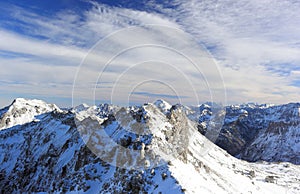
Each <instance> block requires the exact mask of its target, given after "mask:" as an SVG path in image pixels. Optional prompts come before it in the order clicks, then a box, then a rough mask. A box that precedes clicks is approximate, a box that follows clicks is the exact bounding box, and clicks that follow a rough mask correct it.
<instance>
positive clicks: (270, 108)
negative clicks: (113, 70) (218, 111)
mask: <svg viewBox="0 0 300 194" xmlns="http://www.w3.org/2000/svg"><path fill="white" fill-rule="evenodd" d="M299 108H300V104H298V103H291V104H286V105H280V106H275V105H255V104H244V105H238V106H227V107H225V108H223V111H224V116H225V117H224V120H223V121H222V124H223V126H222V128H220V130H219V131H218V134H217V136H216V138H215V139H213V140H212V139H211V138H210V136H209V135H208V134H210V130H211V126H212V125H215V122H214V121H215V120H214V114H213V112H214V111H213V109H214V105H213V104H210V103H207V104H202V105H200V106H197V107H186V106H183V105H179V104H177V105H170V104H168V103H167V102H165V101H163V100H158V101H156V102H154V103H146V104H144V105H142V106H133V107H119V106H114V105H108V104H101V105H98V106H88V105H84V104H82V105H80V106H77V107H75V108H70V109H60V108H59V107H57V106H56V105H52V104H47V103H45V102H43V101H40V100H27V99H22V98H19V99H16V100H14V101H13V103H12V104H11V105H9V106H8V107H5V108H3V109H1V110H0V188H1V192H0V193H28V192H34V193H39V192H46V193H49V192H50V193H52V192H67V193H172V194H173V193H299V192H300V186H299V181H300V166H298V165H299V163H300V142H299V140H300V125H299V124H300V116H299V112H300V109H299ZM209 139H210V140H211V141H213V142H214V143H215V144H216V145H215V144H214V143H213V142H211V141H209ZM222 148H223V149H222ZM228 153H229V154H228ZM233 156H234V157H233ZM241 159H242V160H241ZM245 160H246V161H245ZM247 161H248V162H247Z"/></svg>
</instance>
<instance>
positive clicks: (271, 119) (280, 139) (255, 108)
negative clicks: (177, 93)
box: [198, 103, 300, 164]
mask: <svg viewBox="0 0 300 194" xmlns="http://www.w3.org/2000/svg"><path fill="white" fill-rule="evenodd" d="M299 108H300V104H299V103H290V104H286V105H280V106H270V105H255V104H245V105H238V106H228V107H226V116H225V120H224V125H223V127H222V130H221V132H220V134H219V137H218V139H217V141H216V142H215V143H216V144H217V145H218V146H220V147H221V148H223V149H225V150H226V151H227V152H228V153H230V154H231V155H233V156H236V157H238V158H241V159H243V160H247V161H251V162H255V161H259V160H264V161H269V162H283V161H284V162H291V163H294V164H300V141H299V137H300V116H299ZM199 111H200V114H201V116H200V119H199V126H198V129H199V131H200V132H201V133H202V134H205V133H206V131H207V128H206V125H207V122H208V121H209V117H210V106H209V105H202V106H200V107H199Z"/></svg>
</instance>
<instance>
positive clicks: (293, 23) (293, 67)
mask: <svg viewBox="0 0 300 194" xmlns="http://www.w3.org/2000/svg"><path fill="white" fill-rule="evenodd" d="M299 10H300V2H299V1H295V0H277V1H276V0H253V1H245V0H241V1H234V0H228V1H218V0H217V1H196V0H195V1H194V0H190V1H183V0H175V1H159V0H152V1H108V0H107V1H86V0H85V1H75V0H62V1H58V0H57V1H38V0H36V1H12V0H8V1H3V2H0V11H1V12H0V13H1V14H0V68H1V71H0V91H1V92H0V106H1V107H3V106H6V105H8V104H9V103H10V102H11V101H12V100H13V99H14V98H16V97H25V98H39V99H43V100H46V101H48V102H50V103H56V104H58V105H60V106H71V105H72V102H73V100H74V99H73V100H72V92H73V87H74V80H75V79H76V78H78V79H83V78H86V83H84V81H83V80H81V82H80V83H81V84H82V86H80V87H78V88H77V87H75V88H76V89H79V90H80V91H77V93H76V98H78V99H80V100H77V101H76V102H75V104H77V103H82V102H86V103H93V101H94V100H95V99H96V100H97V103H98V102H110V101H111V99H112V98H110V97H109V95H108V94H105V92H108V93H109V88H113V83H114V81H115V80H114V79H115V78H117V77H120V75H123V74H124V71H125V70H126V68H125V67H127V66H126V65H125V64H126V63H133V62H136V61H132V57H133V56H134V57H135V59H142V58H143V57H140V56H145V57H144V58H147V57H146V56H148V55H149V52H151V54H153V56H157V53H155V51H152V50H151V51H149V50H147V49H145V50H143V49H140V50H139V52H137V53H135V54H139V57H140V58H139V57H137V56H136V55H133V54H131V55H130V54H128V56H127V61H126V60H125V58H124V57H123V59H122V60H123V61H122V60H120V61H119V64H117V62H116V64H114V65H112V66H110V68H108V69H109V71H107V72H105V74H104V77H103V79H104V78H105V80H100V81H101V82H102V84H99V83H97V84H98V85H97V86H96V87H94V86H93V83H94V82H95V81H96V80H93V79H88V78H90V77H91V78H94V76H96V74H95V73H97V75H98V74H99V72H100V71H101V69H102V68H103V66H104V63H101V62H99V64H98V66H97V68H98V69H97V68H96V69H95V67H91V66H88V67H85V68H86V70H85V72H84V73H83V74H82V75H81V76H82V78H80V75H79V76H78V72H81V71H80V70H79V67H80V65H81V64H84V63H82V62H83V61H84V60H85V58H86V57H87V56H90V55H89V53H90V49H91V48H92V47H93V46H94V47H93V48H99V50H97V52H100V51H101V52H106V51H107V50H105V49H106V48H105V49H104V48H103V47H99V46H98V47H95V45H96V44H97V43H98V44H99V42H98V41H100V42H101V40H102V39H103V38H105V37H107V36H108V35H110V34H112V33H115V32H116V31H118V30H121V29H124V28H128V27H132V26H136V27H142V28H145V26H147V25H150V24H156V25H164V26H170V27H172V28H177V29H180V30H182V31H183V32H185V33H186V34H187V35H189V36H191V37H192V38H193V40H194V42H195V43H197V44H199V45H202V46H203V45H204V47H205V48H206V49H208V50H209V52H210V53H211V55H212V56H213V57H214V59H215V61H216V64H217V68H218V69H219V71H220V74H217V75H216V74H210V72H207V73H206V74H205V77H206V78H207V80H209V82H210V87H211V90H214V91H217V90H219V89H220V88H218V87H214V83H218V84H221V85H222V84H223V85H222V87H223V88H225V89H226V94H227V99H226V103H229V104H232V103H243V102H248V101H251V102H258V103H265V102H270V103H287V102H292V101H294V102H295V101H299V95H300V13H299ZM128 33H129V32H128ZM142 35H143V36H148V35H149V34H147V32H144V34H142ZM142 35H141V36H138V35H137V36H136V37H133V38H136V39H137V38H140V39H142V38H143V36H142ZM129 36H130V33H129ZM159 36H160V34H158V35H157V37H155V38H158V37H159ZM114 38H116V37H114ZM130 38H132V37H129V38H128V39H130ZM175 39H176V37H175ZM130 41H133V42H135V41H136V40H135V39H130ZM102 43H103V42H102ZM125 43H126V44H125ZM122 44H123V46H124V48H126V46H129V45H130V44H129V40H128V41H127V42H126V41H125V42H122ZM107 47H109V45H108V46H107ZM174 47H175V46H174ZM114 49H117V48H112V50H114ZM162 52H163V51H162ZM162 52H161V51H159V53H162ZM94 53H96V52H94ZM167 56H168V57H171V58H172V56H173V55H171V54H170V55H169V53H167V52H166V53H165V57H166V58H167ZM104 58H105V57H104ZM104 58H103V57H102V58H101V59H99V60H100V61H101V60H104ZM147 59H148V58H147ZM156 60H157V61H158V59H156ZM160 60H164V59H161V58H160ZM121 61H122V64H121V63H120V62H121ZM140 62H141V61H140ZM169 62H170V61H169ZM170 63H172V64H173V63H174V61H171V62H170ZM149 67H153V68H154V69H155V70H158V69H159V68H162V67H164V68H162V69H161V70H159V71H154V70H153V69H151V68H150V69H149ZM174 67H175V68H177V70H180V72H183V74H184V76H183V77H181V78H180V77H178V79H175V78H174V75H176V71H175V70H174V68H173V69H172V68H171V66H170V65H169V66H167V65H165V66H164V65H162V64H160V63H158V62H156V66H155V64H153V63H151V64H148V63H145V64H144V65H136V70H132V71H131V70H128V71H127V73H128V76H127V75H124V76H123V77H121V78H123V79H126V81H127V82H124V84H125V85H130V83H132V82H133V81H134V80H131V78H132V77H133V75H139V76H137V78H136V79H137V80H140V82H142V81H143V78H145V74H147V76H148V77H149V76H150V77H151V76H152V77H156V79H160V80H163V81H165V82H166V83H167V85H168V84H169V85H170V86H171V85H172V86H174V88H175V93H176V91H178V93H179V94H178V95H179V97H180V96H184V98H182V100H183V101H186V103H191V104H193V103H194V101H192V100H190V101H189V99H192V98H193V97H192V95H193V91H192V90H189V89H190V88H191V87H190V86H187V84H190V83H188V81H192V82H193V83H192V84H194V83H196V82H198V81H197V79H198V78H199V77H201V76H199V74H197V72H196V73H195V72H192V71H191V68H188V65H186V64H184V63H182V67H180V66H176V65H174ZM88 68H90V69H88ZM147 68H148V69H147ZM212 68H215V67H212ZM173 70H174V72H173V76H172V75H170V72H172V71H173ZM145 72H147V73H145ZM93 73H94V74H95V75H94V74H93ZM122 73H123V74H122ZM151 73H152V74H153V75H152V74H151ZM157 74H159V75H157ZM76 75H77V76H76ZM117 75H118V76H117ZM179 75H180V74H178V76H179ZM126 76H127V77H126ZM217 76H219V77H218V78H216V77H217ZM220 77H221V78H222V83H221V82H220V80H219V79H220ZM121 78H120V79H121ZM183 79H189V80H188V81H187V82H185V81H184V80H183ZM98 81H99V80H98ZM201 81H203V80H201V79H200V80H199V82H201ZM90 82H93V83H90ZM104 82H105V83H104ZM77 83H79V82H77ZM83 83H84V84H83ZM157 83H158V82H156V83H154V82H153V83H152V84H149V83H145V84H144V85H140V86H139V87H137V86H132V87H136V88H135V90H134V92H132V91H131V92H132V94H127V96H131V97H132V95H134V94H136V96H135V97H132V98H131V99H130V100H132V102H130V103H134V102H136V103H142V102H143V101H144V100H153V99H154V98H165V99H166V100H169V101H171V102H176V99H177V98H176V97H174V96H176V95H177V94H175V93H174V91H173V90H171V89H168V87H165V88H164V86H163V85H159V84H157ZM94 84H95V83H94ZM115 85H116V86H118V84H115ZM165 85H166V84H165ZM176 87H177V88H178V89H177V88H176ZM200 87H202V86H201V85H195V88H196V90H197V92H198V94H197V95H199V96H201V98H200V101H207V100H210V95H209V93H208V90H207V91H205V90H204V89H203V88H202V89H203V90H202V89H200ZM90 88H94V90H95V88H96V90H97V91H93V94H94V96H93V95H92V94H89V92H90ZM117 88H118V90H117V91H114V92H115V96H114V102H116V103H120V104H122V103H124V96H123V95H121V93H126V92H128V91H130V90H129V89H128V90H126V91H125V90H124V91H121V90H122V89H123V88H125V86H123V85H120V86H119V87H117ZM169 88H171V87H169ZM221 89H222V88H221ZM172 91H173V92H172ZM102 92H103V93H102ZM110 93H111V92H110ZM95 94H97V95H96V96H95ZM118 94H120V95H118ZM92 96H93V97H94V98H92ZM125 96H126V95H125ZM143 96H144V97H143ZM73 97H74V95H73ZM128 99H129V98H128ZM126 100H127V99H126ZM214 100H215V101H222V102H224V95H220V99H218V98H217V97H216V98H214Z"/></svg>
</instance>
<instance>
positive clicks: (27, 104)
mask: <svg viewBox="0 0 300 194" xmlns="http://www.w3.org/2000/svg"><path fill="white" fill-rule="evenodd" d="M52 111H61V110H60V109H59V108H58V107H57V106H56V105H55V104H47V103H46V102H44V101H42V100H36V99H32V100H31V99H25V98H16V99H15V100H13V102H12V103H11V104H10V105H9V106H8V107H5V108H3V109H1V110H0V113H1V115H0V130H2V129H5V128H9V127H13V126H15V125H22V124H25V123H29V122H32V121H34V120H35V117H36V116H38V115H41V114H44V113H47V112H52Z"/></svg>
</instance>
